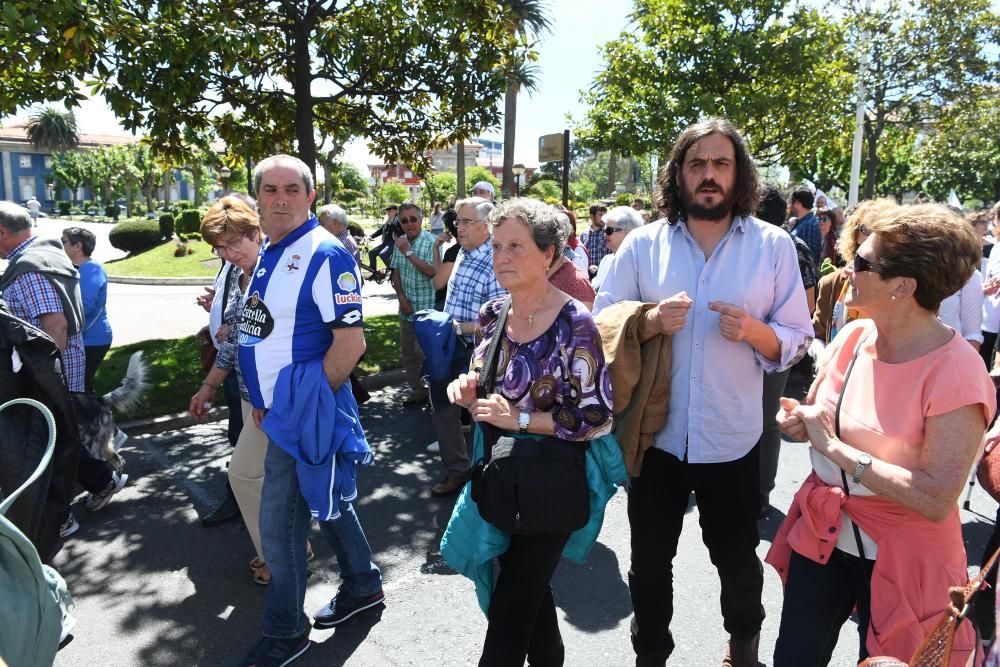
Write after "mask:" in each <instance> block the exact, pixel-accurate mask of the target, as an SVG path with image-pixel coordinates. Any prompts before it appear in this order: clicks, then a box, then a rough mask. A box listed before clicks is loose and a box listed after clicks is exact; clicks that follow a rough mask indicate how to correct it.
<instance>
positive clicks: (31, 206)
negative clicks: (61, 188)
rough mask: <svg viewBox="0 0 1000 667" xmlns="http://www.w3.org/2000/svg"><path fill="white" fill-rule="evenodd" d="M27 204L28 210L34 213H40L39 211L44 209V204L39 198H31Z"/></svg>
mask: <svg viewBox="0 0 1000 667" xmlns="http://www.w3.org/2000/svg"><path fill="white" fill-rule="evenodd" d="M25 206H27V207H28V212H29V213H31V214H32V215H38V212H39V211H41V210H42V205H41V204H40V203H39V201H38V200H37V199H29V200H28V203H27V204H25Z"/></svg>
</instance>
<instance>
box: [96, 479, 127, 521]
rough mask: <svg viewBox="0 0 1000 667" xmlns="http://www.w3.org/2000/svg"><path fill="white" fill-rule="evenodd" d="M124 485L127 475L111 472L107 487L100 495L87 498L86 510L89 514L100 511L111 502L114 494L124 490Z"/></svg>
mask: <svg viewBox="0 0 1000 667" xmlns="http://www.w3.org/2000/svg"><path fill="white" fill-rule="evenodd" d="M126 483H128V475H119V474H118V473H116V472H112V473H111V481H110V482H108V486H107V487H106V488H105V489H104V490H103V491H101V492H100V493H92V494H90V496H88V497H87V502H86V503H85V506H86V508H87V509H88V510H90V511H91V512H96V511H97V510H99V509H102V508H103V507H104V506H105V505H107V504H108V503H110V502H111V498H112V497H113V496H114V495H115V494H116V493H118V492H119V491H121V490H122V489H124V488H125V484H126Z"/></svg>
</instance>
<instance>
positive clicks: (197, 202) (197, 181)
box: [191, 164, 201, 208]
mask: <svg viewBox="0 0 1000 667" xmlns="http://www.w3.org/2000/svg"><path fill="white" fill-rule="evenodd" d="M191 183H192V186H193V187H194V197H193V198H192V199H193V201H194V207H195V208H198V207H199V206H201V165H200V164H195V165H193V166H192V167H191Z"/></svg>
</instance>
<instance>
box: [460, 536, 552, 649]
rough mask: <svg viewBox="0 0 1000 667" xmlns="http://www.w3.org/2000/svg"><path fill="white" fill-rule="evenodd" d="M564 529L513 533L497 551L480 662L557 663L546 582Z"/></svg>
mask: <svg viewBox="0 0 1000 667" xmlns="http://www.w3.org/2000/svg"><path fill="white" fill-rule="evenodd" d="M568 540H569V533H561V534H558V535H513V536H511V539H510V548H508V549H507V551H506V552H505V553H504V554H503V555H502V556H500V559H499V560H500V576H499V578H498V579H497V585H496V587H495V588H494V590H493V597H492V599H491V600H490V611H489V626H488V627H487V629H486V641H485V642H484V643H483V655H482V657H480V659H479V665H480V667H521V666H522V665H524V659H525V657H527V659H528V664H529V665H532V667H549V666H552V667H559V666H560V665H562V664H563V658H564V657H565V649H564V647H563V642H562V635H560V634H559V621H558V619H557V618H556V603H555V600H554V599H553V597H552V587H551V586H550V585H549V582H550V581H551V580H552V575H553V574H554V573H555V571H556V566H557V565H558V564H559V558H560V557H561V555H562V550H563V547H565V546H566V542H567V541H568Z"/></svg>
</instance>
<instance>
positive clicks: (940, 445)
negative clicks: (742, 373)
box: [796, 405, 986, 521]
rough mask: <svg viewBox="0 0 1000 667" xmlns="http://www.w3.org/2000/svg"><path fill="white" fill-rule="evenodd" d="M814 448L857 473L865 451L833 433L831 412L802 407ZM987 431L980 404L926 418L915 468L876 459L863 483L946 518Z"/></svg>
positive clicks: (930, 514)
mask: <svg viewBox="0 0 1000 667" xmlns="http://www.w3.org/2000/svg"><path fill="white" fill-rule="evenodd" d="M796 412H797V413H798V414H799V416H800V417H801V418H802V420H803V422H804V423H805V427H806V429H807V431H808V432H809V440H810V441H811V443H812V446H813V448H815V449H816V450H817V451H818V452H820V453H821V454H823V455H824V456H826V457H827V458H828V459H830V460H831V461H833V462H834V463H836V464H837V465H838V466H840V468H841V469H842V470H844V471H845V472H846V473H847V474H848V475H853V474H854V471H855V469H856V468H857V465H858V456H859V455H860V454H861V453H862V450H860V449H858V448H856V447H852V446H851V445H848V444H847V443H845V442H843V441H842V440H840V439H839V438H837V437H836V436H835V435H834V433H833V423H832V418H831V417H830V415H829V413H828V412H825V411H821V410H819V409H817V408H813V407H808V406H800V407H799V408H797V409H796ZM985 431H986V419H985V417H984V416H983V410H982V408H981V407H980V406H979V405H966V406H963V407H961V408H958V409H957V410H952V411H951V412H947V413H945V414H943V415H936V416H933V417H927V418H926V419H925V420H924V445H923V448H922V449H921V452H920V459H919V461H918V463H917V467H916V468H915V469H914V470H909V469H907V468H904V467H902V466H899V465H895V464H893V463H888V462H886V461H881V460H879V459H876V458H874V457H872V464H871V466H869V467H868V468H867V469H866V470H865V471H864V473H863V474H862V476H861V483H862V484H864V485H865V486H866V487H867V488H869V489H871V490H872V491H874V492H875V493H877V494H878V495H880V496H882V497H884V498H887V499H889V500H892V501H894V502H897V503H899V504H900V505H903V506H904V507H908V508H910V509H912V510H914V511H915V512H918V513H919V514H922V515H923V516H925V517H927V518H928V519H930V520H931V521H943V520H944V519H945V518H946V517H947V516H948V514H949V513H950V512H951V511H952V509H953V508H954V507H955V503H956V502H958V497H959V496H960V495H961V494H962V489H963V488H965V482H966V480H967V479H968V476H969V471H970V470H971V469H972V464H973V462H974V461H975V458H976V454H977V453H978V451H979V446H980V445H981V444H982V442H983V434H984V433H985Z"/></svg>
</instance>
